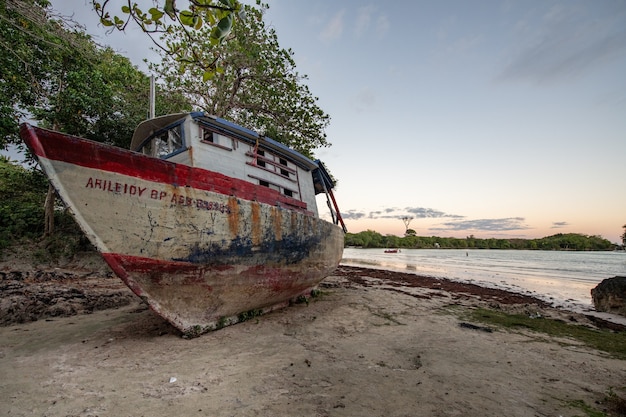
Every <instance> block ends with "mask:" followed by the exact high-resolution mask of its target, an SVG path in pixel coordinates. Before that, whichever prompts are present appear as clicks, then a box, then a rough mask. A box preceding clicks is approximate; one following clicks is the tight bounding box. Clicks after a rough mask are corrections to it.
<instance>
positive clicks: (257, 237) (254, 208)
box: [250, 201, 261, 247]
mask: <svg viewBox="0 0 626 417" xmlns="http://www.w3.org/2000/svg"><path fill="white" fill-rule="evenodd" d="M250 217H251V221H252V230H251V236H250V237H251V239H252V245H253V246H255V247H256V246H259V245H260V244H261V205H260V204H259V203H257V202H256V201H253V202H251V203H250Z"/></svg>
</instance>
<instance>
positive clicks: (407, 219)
mask: <svg viewBox="0 0 626 417" xmlns="http://www.w3.org/2000/svg"><path fill="white" fill-rule="evenodd" d="M412 220H413V217H408V216H406V217H402V222H403V223H404V228H405V229H406V231H405V232H404V236H411V235H412V236H415V230H413V229H409V224H411V221H412Z"/></svg>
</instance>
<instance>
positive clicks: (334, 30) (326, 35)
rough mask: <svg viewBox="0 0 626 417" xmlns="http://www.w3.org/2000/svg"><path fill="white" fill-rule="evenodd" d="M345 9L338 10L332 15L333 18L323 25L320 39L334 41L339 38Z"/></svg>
mask: <svg viewBox="0 0 626 417" xmlns="http://www.w3.org/2000/svg"><path fill="white" fill-rule="evenodd" d="M344 14H345V10H340V11H338V12H337V14H335V16H333V18H332V19H331V20H330V21H329V22H328V23H327V24H326V26H324V28H323V29H322V33H320V39H321V40H323V41H325V42H330V41H334V40H335V39H339V38H340V37H341V34H342V33H343V15H344Z"/></svg>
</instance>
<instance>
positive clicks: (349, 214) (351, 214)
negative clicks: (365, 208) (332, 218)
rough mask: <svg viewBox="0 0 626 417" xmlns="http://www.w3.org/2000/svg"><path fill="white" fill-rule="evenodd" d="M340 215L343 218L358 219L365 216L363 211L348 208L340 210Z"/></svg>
mask: <svg viewBox="0 0 626 417" xmlns="http://www.w3.org/2000/svg"><path fill="white" fill-rule="evenodd" d="M341 217H342V218H343V219H344V220H359V219H362V218H363V217H365V213H363V212H362V211H356V210H348V211H342V212H341Z"/></svg>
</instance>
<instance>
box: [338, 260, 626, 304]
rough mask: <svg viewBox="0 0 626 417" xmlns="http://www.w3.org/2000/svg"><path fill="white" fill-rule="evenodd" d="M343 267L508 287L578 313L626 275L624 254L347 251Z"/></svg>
mask: <svg viewBox="0 0 626 417" xmlns="http://www.w3.org/2000/svg"><path fill="white" fill-rule="evenodd" d="M341 263H342V264H343V265H350V266H364V267H370V268H380V269H388V270H394V271H403V272H410V273H415V274H421V275H428V276H433V277H438V278H448V279H453V280H456V281H462V282H473V283H476V284H479V285H483V286H487V287H496V288H504V289H508V290H512V291H516V292H521V293H525V294H529V295H533V296H536V297H539V298H542V299H544V300H546V301H549V302H551V303H554V304H555V305H557V306H561V307H565V308H570V309H574V310H585V309H590V308H591V307H592V301H591V289H592V288H593V287H595V286H596V285H597V284H598V283H599V282H600V281H602V280H603V279H605V278H610V277H614V276H616V275H626V253H623V252H558V251H527V250H479V249H474V250H472V249H470V250H457V249H403V250H402V252H398V253H385V252H384V250H383V249H354V248H346V249H345V250H344V254H343V259H342V261H341Z"/></svg>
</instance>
